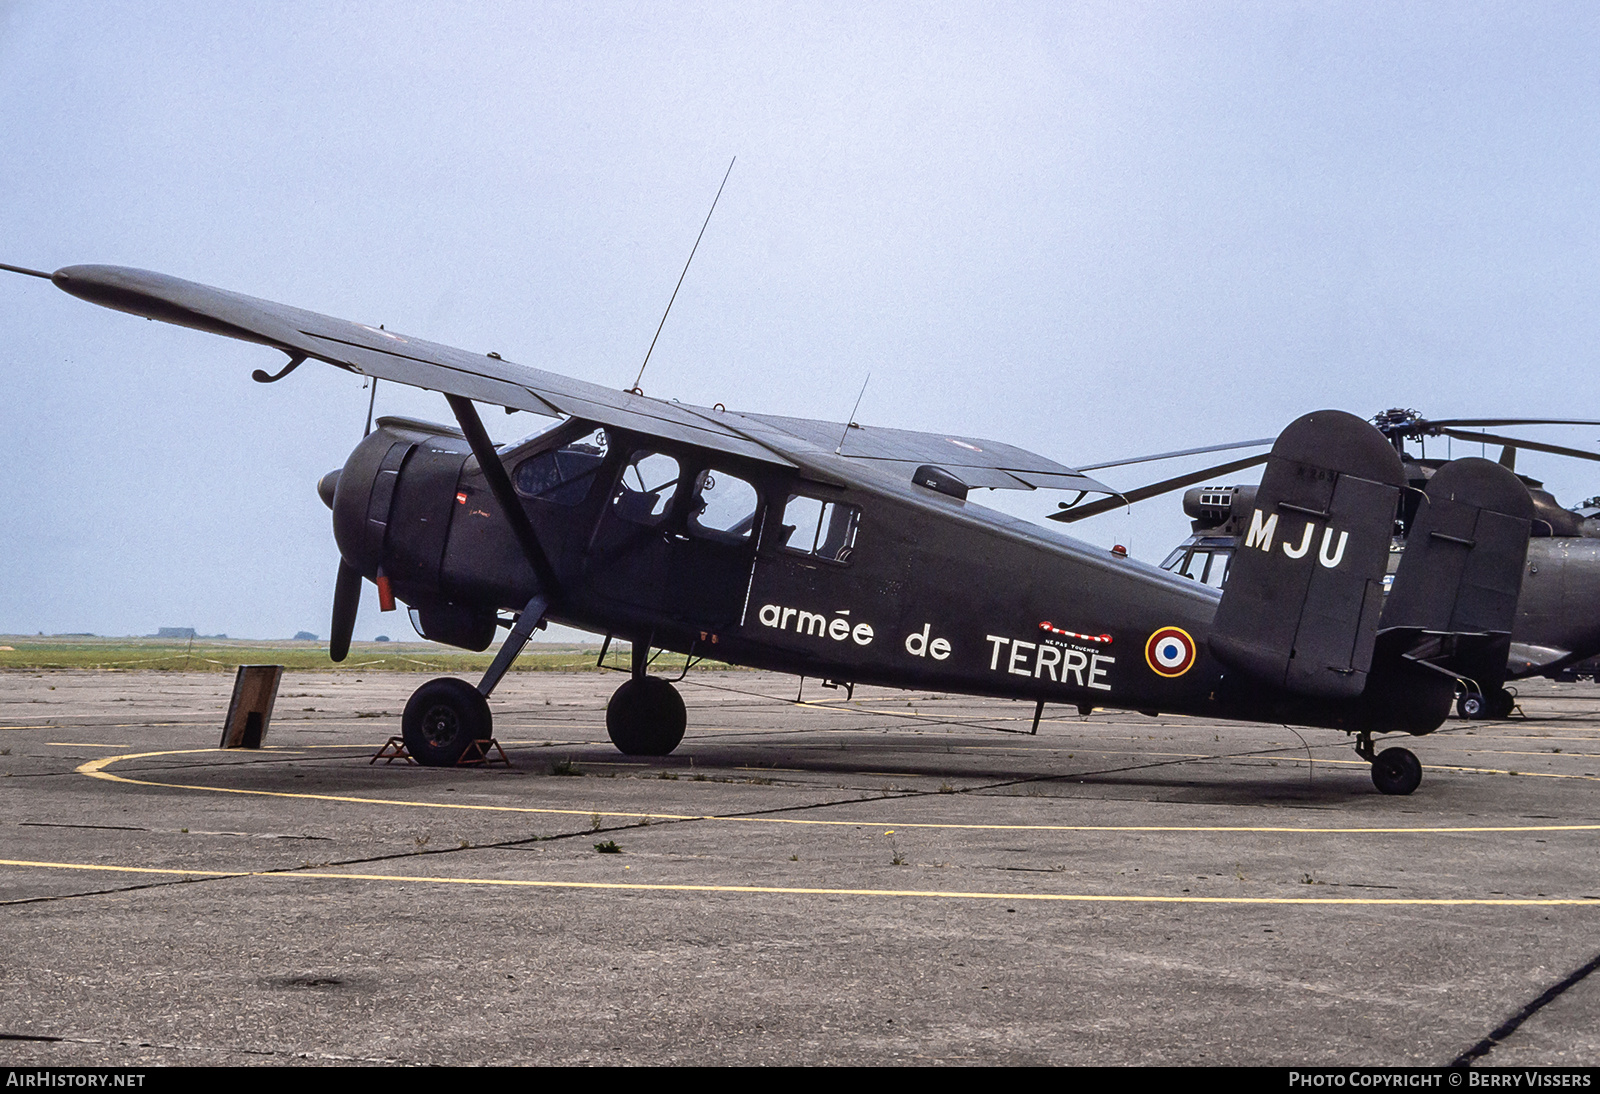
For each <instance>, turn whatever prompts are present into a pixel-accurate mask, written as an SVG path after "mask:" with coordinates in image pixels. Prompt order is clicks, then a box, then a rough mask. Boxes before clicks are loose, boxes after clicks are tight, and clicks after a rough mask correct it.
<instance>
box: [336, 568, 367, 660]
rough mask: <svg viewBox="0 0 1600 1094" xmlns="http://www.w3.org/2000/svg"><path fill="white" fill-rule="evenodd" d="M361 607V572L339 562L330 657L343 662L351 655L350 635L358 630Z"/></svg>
mask: <svg viewBox="0 0 1600 1094" xmlns="http://www.w3.org/2000/svg"><path fill="white" fill-rule="evenodd" d="M359 607H361V572H360V571H359V570H357V569H356V568H355V567H354V566H351V565H350V564H349V563H348V562H346V561H345V560H344V559H342V558H341V559H340V560H339V578H338V580H337V581H336V582H334V586H333V633H332V635H330V636H329V639H328V656H329V657H330V658H332V659H333V660H335V661H343V660H344V659H345V658H346V657H348V656H349V654H350V635H351V634H352V633H354V631H355V629H356V609H357V608H359Z"/></svg>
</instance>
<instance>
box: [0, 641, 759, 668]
mask: <svg viewBox="0 0 1600 1094" xmlns="http://www.w3.org/2000/svg"><path fill="white" fill-rule="evenodd" d="M0 646H9V647H11V648H10V649H0V671H4V670H6V669H14V670H21V671H35V672H38V671H51V670H64V669H90V670H99V671H105V672H137V671H156V672H230V673H231V672H233V671H234V670H236V669H237V668H238V667H239V666H240V665H282V666H284V667H285V668H287V669H289V670H290V671H293V672H435V673H454V672H460V673H481V672H483V671H484V670H485V669H487V668H488V667H489V663H490V662H491V661H493V660H494V651H493V650H488V651H485V652H483V653H469V652H468V651H466V650H458V649H454V648H452V647H450V646H441V645H439V644H438V643H436V642H422V641H416V642H352V643H351V644H350V656H349V657H348V658H346V659H345V660H344V661H342V662H340V663H338V664H335V663H334V662H333V661H331V660H329V658H328V646H327V644H326V643H323V642H292V641H287V640H286V641H281V642H273V641H265V640H245V639H220V638H197V639H195V640H194V641H193V642H189V641H186V640H182V639H172V638H100V637H96V636H94V635H57V636H45V635H31V636H24V635H0ZM599 653H600V647H599V645H598V644H597V645H593V646H590V645H583V644H574V645H555V644H550V645H548V646H543V645H541V644H537V643H535V644H530V645H529V646H528V648H527V649H525V650H523V652H522V655H521V656H520V657H518V658H517V659H516V660H515V661H514V662H512V665H511V671H512V672H598V671H600V670H599V669H598V668H597V667H596V665H595V658H596V657H598V656H599ZM684 660H685V659H684V657H683V655H682V654H676V653H661V654H659V655H657V657H656V659H655V661H654V663H653V665H652V667H653V669H654V671H656V672H657V673H665V672H667V671H668V670H669V669H670V670H677V669H681V668H682V667H683V664H684ZM702 665H703V667H705V668H707V669H727V668H731V667H732V666H730V665H725V664H723V663H721V662H719V661H706V662H702Z"/></svg>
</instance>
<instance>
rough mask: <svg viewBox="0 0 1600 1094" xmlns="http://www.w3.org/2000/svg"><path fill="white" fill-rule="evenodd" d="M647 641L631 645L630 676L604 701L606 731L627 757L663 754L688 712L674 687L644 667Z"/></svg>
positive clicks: (680, 732) (678, 734) (672, 743)
mask: <svg viewBox="0 0 1600 1094" xmlns="http://www.w3.org/2000/svg"><path fill="white" fill-rule="evenodd" d="M649 659H650V644H649V643H648V642H635V643H634V644H633V677H632V679H630V680H628V681H627V682H626V683H625V684H623V685H622V686H621V687H620V688H618V689H617V690H616V692H615V693H614V694H613V695H612V696H611V702H609V703H607V704H606V732H607V733H609V734H610V735H611V743H612V744H614V745H616V746H617V748H618V749H619V750H620V751H622V752H623V753H625V754H626V755H629V756H665V755H667V754H669V753H670V752H671V751H672V750H673V749H675V748H677V747H678V742H679V741H681V740H683V731H684V728H685V727H686V726H687V725H688V721H689V718H688V714H687V712H686V711H685V710H684V708H683V697H682V696H680V695H679V694H678V689H677V688H675V687H673V686H672V685H671V684H670V683H668V682H667V681H666V680H663V679H661V677H659V676H650V675H648V674H647V673H646V672H645V668H646V666H647V665H648V663H649Z"/></svg>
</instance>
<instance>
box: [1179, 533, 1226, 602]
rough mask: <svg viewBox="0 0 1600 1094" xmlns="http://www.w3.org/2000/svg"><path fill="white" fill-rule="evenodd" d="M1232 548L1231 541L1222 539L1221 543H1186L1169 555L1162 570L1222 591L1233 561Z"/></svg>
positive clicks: (1204, 541) (1206, 541)
mask: <svg viewBox="0 0 1600 1094" xmlns="http://www.w3.org/2000/svg"><path fill="white" fill-rule="evenodd" d="M1219 538H1220V537H1219ZM1224 544H1225V545H1226V546H1224ZM1232 548H1233V543H1232V540H1229V539H1222V540H1221V542H1219V543H1214V542H1211V541H1208V540H1201V541H1200V542H1199V543H1186V544H1184V545H1183V546H1182V547H1179V548H1178V549H1177V550H1175V551H1173V552H1172V553H1171V554H1170V555H1168V556H1167V558H1166V561H1164V562H1163V563H1162V564H1161V568H1162V569H1163V570H1167V571H1169V572H1170V573H1174V574H1181V575H1182V576H1184V577H1188V578H1193V579H1194V580H1195V581H1199V582H1202V583H1204V584H1206V585H1210V586H1211V587H1212V588H1213V589H1220V588H1222V587H1223V586H1224V585H1225V584H1227V581H1228V563H1229V562H1231V561H1232V560H1233V550H1232Z"/></svg>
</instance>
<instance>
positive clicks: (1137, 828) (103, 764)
mask: <svg viewBox="0 0 1600 1094" xmlns="http://www.w3.org/2000/svg"><path fill="white" fill-rule="evenodd" d="M226 751H229V750H227V749H221V748H181V749H171V750H167V751H163V752H130V753H128V754H126V755H122V756H103V757H101V758H100V759H98V760H89V761H87V762H86V763H82V764H79V765H78V766H77V767H76V768H75V769H74V770H75V771H76V772H77V773H78V774H80V775H87V776H89V777H90V778H91V779H104V780H106V781H107V782H115V783H127V784H129V785H131V786H158V787H161V788H162V789H164V790H198V791H201V792H204V793H209V794H248V795H253V796H256V797H263V798H296V799H300V800H302V801H323V802H341V803H345V804H350V805H394V806H401V807H403V808H408V809H462V810H468V811H473V812H481V813H535V814H544V815H549V816H563V817H583V818H585V819H587V818H589V817H619V818H622V819H625V820H652V821H656V820H675V821H723V822H725V823H731V824H794V825H811V826H815V827H820V828H859V827H862V826H863V825H871V826H873V827H876V826H878V825H880V824H897V825H898V827H901V828H932V829H948V830H958V831H1003V832H1264V833H1275V834H1299V835H1414V834H1423V833H1427V834H1438V833H1450V832H1454V833H1464V832H1592V831H1600V823H1597V824H1527V825H1522V824H1518V825H1470V826H1469V825H1461V826H1434V827H1421V828H1418V827H1411V828H1368V827H1343V828H1299V827H1294V826H1290V825H1247V824H959V823H954V822H950V821H899V822H895V821H882V820H859V821H856V820H817V819H810V818H801V817H729V816H718V815H717V814H714V813H619V812H608V811H606V810H596V809H549V808H541V807H538V806H531V805H472V804H469V803H467V802H432V801H408V800H406V799H403V798H362V797H356V796H355V795H349V794H307V793H301V792H295V791H288V790H246V789H243V788H240V787H232V786H200V785H196V784H192V783H166V782H155V781H154V780H150V779H130V778H128V777H127V776H125V775H113V774H112V773H111V772H109V771H107V770H105V769H106V768H107V767H109V766H110V765H112V764H114V763H118V762H120V761H122V760H143V759H149V758H151V757H155V756H186V755H193V754H195V753H201V752H226ZM277 755H294V753H292V752H279V753H277ZM1327 762H1332V761H1327ZM1349 762H1355V761H1349ZM880 800H881V799H872V798H865V799H862V801H861V803H860V804H873V803H875V802H877V801H880ZM842 804H855V803H842ZM177 872H179V873H182V872H183V871H177ZM552 884H553V883H552ZM774 891H776V890H774Z"/></svg>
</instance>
